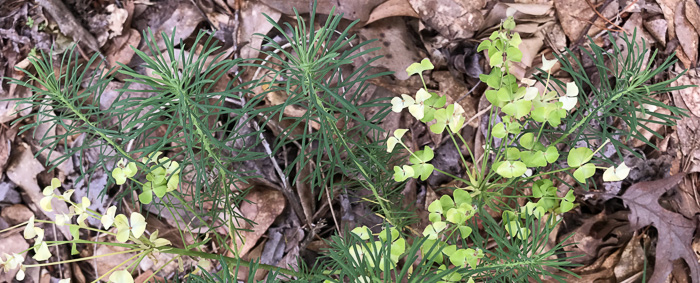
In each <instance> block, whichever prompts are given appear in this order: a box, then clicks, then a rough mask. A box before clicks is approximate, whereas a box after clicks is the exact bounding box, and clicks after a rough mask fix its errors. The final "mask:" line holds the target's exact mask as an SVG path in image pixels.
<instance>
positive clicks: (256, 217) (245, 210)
mask: <svg viewBox="0 0 700 283" xmlns="http://www.w3.org/2000/svg"><path fill="white" fill-rule="evenodd" d="M246 199H247V200H248V201H247V202H243V203H242V204H241V207H240V211H241V214H242V215H243V216H244V217H245V218H247V219H250V220H251V221H253V222H255V223H256V224H255V225H254V226H253V227H251V226H250V224H249V223H248V222H244V223H236V225H237V227H236V228H237V229H249V230H250V231H242V232H240V233H241V236H242V237H243V238H244V239H245V242H242V241H241V238H240V237H236V238H235V242H236V243H235V246H233V247H232V248H233V249H236V250H238V252H239V254H240V255H241V256H244V255H246V254H247V253H248V252H249V251H250V250H251V249H252V248H253V247H255V245H256V244H257V242H258V240H259V239H260V237H261V236H262V235H263V234H265V232H266V231H267V228H269V227H270V225H272V222H274V221H275V219H276V218H277V216H279V215H280V214H281V213H282V211H283V210H284V207H285V205H286V201H285V199H284V196H283V195H282V192H280V191H277V190H273V189H269V188H258V189H253V191H251V192H250V193H248V195H247V196H246Z"/></svg>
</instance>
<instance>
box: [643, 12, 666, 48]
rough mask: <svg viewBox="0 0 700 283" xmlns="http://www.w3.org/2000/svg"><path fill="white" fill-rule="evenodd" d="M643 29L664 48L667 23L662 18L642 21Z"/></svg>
mask: <svg viewBox="0 0 700 283" xmlns="http://www.w3.org/2000/svg"><path fill="white" fill-rule="evenodd" d="M644 28H645V29H646V30H647V31H648V32H649V33H650V34H651V36H653V37H654V39H656V41H658V42H661V45H662V46H666V32H667V31H668V22H667V21H666V20H664V19H663V18H655V19H651V20H646V21H644Z"/></svg>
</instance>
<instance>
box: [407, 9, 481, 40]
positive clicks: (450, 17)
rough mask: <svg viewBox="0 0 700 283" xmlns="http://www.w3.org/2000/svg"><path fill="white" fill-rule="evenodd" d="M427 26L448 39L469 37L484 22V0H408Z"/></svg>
mask: <svg viewBox="0 0 700 283" xmlns="http://www.w3.org/2000/svg"><path fill="white" fill-rule="evenodd" d="M409 2H410V3H411V6H413V9H414V10H415V11H416V12H418V15H420V18H421V20H422V21H423V22H425V23H426V24H427V25H428V26H430V27H432V28H433V29H435V30H437V31H438V32H439V33H440V34H442V36H444V37H446V38H449V39H458V38H470V37H472V35H474V32H475V31H477V30H479V29H480V28H481V26H482V24H483V23H484V16H483V15H482V14H481V11H480V9H481V8H482V7H484V5H485V4H486V1H484V0H475V1H455V0H409Z"/></svg>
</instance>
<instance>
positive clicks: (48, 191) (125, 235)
mask: <svg viewBox="0 0 700 283" xmlns="http://www.w3.org/2000/svg"><path fill="white" fill-rule="evenodd" d="M160 162H163V160H161V161H160ZM130 164H133V163H130ZM162 169H163V173H162V174H159V173H156V174H154V175H157V176H160V177H161V178H165V177H166V176H167V175H168V174H170V175H172V176H174V177H173V178H175V177H177V176H175V175H176V174H177V173H176V172H177V169H178V164H177V162H174V161H172V162H170V161H168V162H166V163H165V164H164V166H163V167H162ZM115 172H116V173H115ZM115 172H112V176H113V177H115V179H116V180H117V182H118V183H122V184H123V181H124V180H125V179H126V178H131V177H133V176H134V175H135V174H136V169H135V166H132V165H124V164H123V162H120V163H119V165H118V166H117V168H116V169H115ZM122 177H123V178H122ZM171 179H172V178H171ZM163 180H165V179H163ZM163 182H165V181H163ZM60 186H61V182H60V181H59V180H58V179H57V178H54V179H52V180H51V185H50V186H47V187H46V188H44V191H43V194H44V198H42V200H41V201H40V207H41V208H42V209H43V210H45V211H53V208H52V206H51V202H52V201H53V199H54V198H57V199H59V200H61V201H65V202H66V203H67V204H69V205H70V207H69V213H68V214H65V213H58V214H57V215H56V221H55V222H54V223H55V224H56V225H61V226H63V225H68V226H69V227H70V233H71V235H72V236H73V241H75V240H77V239H79V229H80V228H88V226H87V224H86V223H85V220H86V219H87V218H88V217H93V218H95V219H100V222H101V223H102V225H103V226H104V228H105V229H106V230H107V231H102V232H105V233H107V234H111V235H114V236H115V237H116V239H117V241H118V242H121V243H124V242H126V241H127V240H129V239H131V240H132V241H133V242H134V243H136V244H137V245H138V247H139V248H140V250H147V251H148V250H149V249H150V251H148V254H149V255H150V253H151V252H155V251H156V250H155V249H156V248H158V247H162V246H168V245H171V243H170V241H169V240H167V239H162V238H158V231H155V232H153V233H151V234H150V236H149V237H145V236H144V234H145V233H146V219H145V217H144V216H143V215H141V214H140V213H138V212H133V213H131V215H130V216H129V217H128V218H127V216H126V215H124V214H116V211H117V207H116V206H111V207H109V208H108V209H107V212H106V213H105V214H104V215H101V214H100V213H98V212H96V211H93V210H91V209H89V207H90V204H91V203H90V200H89V199H88V198H87V197H83V198H82V199H81V202H80V203H73V202H72V201H71V200H70V197H71V195H72V194H73V190H69V191H66V192H65V193H64V194H61V195H57V194H55V190H56V189H58V188H59V187H60ZM74 216H77V221H76V223H77V224H72V223H70V222H71V219H72V218H73V217H74ZM34 223H35V218H34V216H32V217H31V218H30V219H29V220H28V221H27V224H26V226H25V228H24V231H23V236H24V238H25V239H33V240H34V246H33V247H32V248H31V249H32V250H34V256H33V257H32V258H34V259H35V260H37V261H45V260H48V259H49V258H50V257H51V256H52V255H51V252H50V250H49V245H48V244H47V242H46V241H44V229H42V228H40V227H35V225H34ZM112 226H114V227H115V228H116V230H117V232H116V234H115V233H111V232H109V231H108V230H109V229H110V228H111V227H112ZM89 229H92V228H89ZM73 244H74V247H75V242H74V243H73ZM3 258H4V259H3ZM23 262H24V257H23V256H22V255H21V254H12V255H7V254H5V255H3V257H0V268H2V270H4V271H5V272H8V271H9V270H12V269H16V268H19V271H18V272H17V275H16V279H17V280H19V281H21V280H23V279H24V276H25V272H24V270H25V266H24V265H23V264H22V263H23ZM57 264H58V263H57ZM109 280H110V282H117V283H133V282H134V279H133V277H132V276H131V273H130V272H129V271H128V270H116V271H114V272H112V274H110V277H109ZM59 282H60V283H68V282H70V279H62V280H60V281H59Z"/></svg>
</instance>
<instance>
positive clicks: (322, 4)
mask: <svg viewBox="0 0 700 283" xmlns="http://www.w3.org/2000/svg"><path fill="white" fill-rule="evenodd" d="M384 1H385V0H353V1H330V0H320V1H318V6H317V7H316V13H318V14H330V12H331V8H333V7H336V8H335V12H336V13H342V14H343V18H346V19H348V20H353V21H354V20H360V21H362V22H366V21H367V20H368V19H369V13H370V12H372V9H374V7H377V5H379V4H381V3H382V2H384ZM261 2H263V3H265V4H266V5H268V6H270V7H272V8H274V9H275V10H277V11H280V12H282V13H283V14H285V15H294V11H293V10H292V9H293V8H296V9H297V11H299V14H308V13H309V12H310V11H311V5H309V4H310V3H313V2H309V1H307V0H261Z"/></svg>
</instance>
